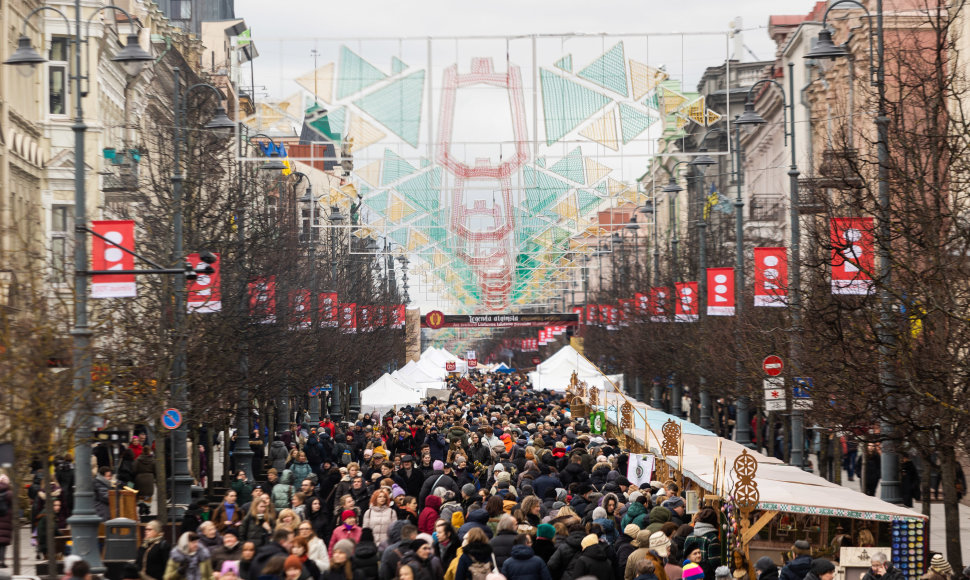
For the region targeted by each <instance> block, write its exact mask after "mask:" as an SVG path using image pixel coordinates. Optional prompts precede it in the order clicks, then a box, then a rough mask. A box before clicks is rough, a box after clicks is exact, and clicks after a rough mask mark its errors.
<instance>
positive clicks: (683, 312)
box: [674, 282, 699, 322]
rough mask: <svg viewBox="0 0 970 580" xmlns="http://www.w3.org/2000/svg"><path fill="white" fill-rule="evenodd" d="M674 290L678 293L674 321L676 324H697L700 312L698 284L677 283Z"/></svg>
mask: <svg viewBox="0 0 970 580" xmlns="http://www.w3.org/2000/svg"><path fill="white" fill-rule="evenodd" d="M674 290H675V291H676V292H677V302H676V303H675V305H674V306H675V311H674V320H675V321H676V322H696V321H697V311H698V306H699V304H698V300H697V282H676V283H674Z"/></svg>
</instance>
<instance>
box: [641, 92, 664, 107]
mask: <svg viewBox="0 0 970 580" xmlns="http://www.w3.org/2000/svg"><path fill="white" fill-rule="evenodd" d="M642 103H643V106H644V107H646V108H648V109H654V110H656V111H659V110H660V93H658V92H657V91H653V92H652V93H650V94H649V95H647V98H645V99H643V101H642Z"/></svg>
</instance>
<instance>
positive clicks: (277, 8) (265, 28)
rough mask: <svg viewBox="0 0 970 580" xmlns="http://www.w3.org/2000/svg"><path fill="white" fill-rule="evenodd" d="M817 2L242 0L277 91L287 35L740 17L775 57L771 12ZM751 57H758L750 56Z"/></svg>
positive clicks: (636, 29)
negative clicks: (769, 27)
mask: <svg viewBox="0 0 970 580" xmlns="http://www.w3.org/2000/svg"><path fill="white" fill-rule="evenodd" d="M814 4H815V0H680V1H673V2H671V1H668V0H664V1H660V0H597V1H595V2H589V1H582V2H580V1H579V0H555V1H553V0H541V1H538V0H489V1H486V2H471V1H468V0H409V1H401V0H393V1H392V0H338V1H336V2H331V1H329V0H273V1H269V0H236V16H237V17H240V18H245V19H246V22H247V23H248V24H249V26H250V27H251V28H252V29H253V38H254V39H255V40H256V44H257V47H258V49H259V51H260V54H261V57H260V58H258V59H256V62H255V72H256V79H257V83H258V84H263V85H265V86H266V87H267V89H268V90H269V91H270V92H271V93H276V92H277V89H278V87H277V85H278V82H277V78H278V76H277V75H276V71H277V68H278V66H279V63H280V56H281V55H280V54H279V53H280V51H281V48H280V47H284V48H283V50H284V51H286V49H285V47H286V43H279V42H277V40H278V39H281V38H286V39H311V38H343V39H346V38H371V37H384V38H387V37H408V38H415V37H418V38H420V37H428V36H431V37H452V36H458V37H461V36H469V35H487V36H504V35H509V36H513V35H524V34H537V33H538V34H560V33H574V32H578V33H608V34H625V33H635V34H649V33H670V32H685V33H691V32H720V31H726V30H729V29H730V28H731V22H732V21H734V20H735V19H736V18H737V17H738V16H740V17H741V19H742V30H743V31H744V44H745V45H746V46H747V47H748V48H750V49H751V51H752V52H753V53H754V54H755V55H756V56H757V57H758V59H761V60H768V59H771V58H773V56H774V50H775V48H774V43H773V42H772V40H771V39H770V38H769V37H768V31H767V26H768V17H769V16H770V15H772V14H805V13H807V12H808V11H809V10H810V9H811V7H812V6H813V5H814ZM260 39H262V40H264V42H262V43H261V42H260ZM300 52H307V54H285V55H283V56H284V58H285V60H287V61H291V60H295V61H299V60H300V59H305V64H303V65H301V67H300V68H302V69H304V70H310V69H312V65H313V59H312V57H311V56H310V54H308V51H303V50H300ZM721 57H722V55H721V54H717V55H712V58H713V59H717V60H719V59H720V58H721ZM743 60H745V61H751V60H753V57H752V56H751V54H750V53H747V54H745V55H744V56H743ZM321 64H322V62H321ZM710 64H711V65H716V64H718V63H717V62H711V63H710ZM273 96H285V95H276V94H274V95H273Z"/></svg>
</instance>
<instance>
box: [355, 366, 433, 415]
mask: <svg viewBox="0 0 970 580" xmlns="http://www.w3.org/2000/svg"><path fill="white" fill-rule="evenodd" d="M421 398H422V395H421V394H419V393H417V392H415V391H413V390H411V389H409V388H407V387H406V386H404V385H402V384H401V383H399V382H398V381H397V380H396V379H394V378H393V377H392V376H391V375H389V374H387V373H384V375H383V376H381V378H379V379H377V380H376V381H374V383H373V384H372V385H370V386H369V387H367V388H366V389H364V390H363V391H361V392H360V410H361V412H363V413H373V412H374V411H377V412H378V413H380V414H381V415H383V414H384V413H386V412H388V411H390V410H392V409H396V408H399V407H406V406H407V405H418V404H420V403H421Z"/></svg>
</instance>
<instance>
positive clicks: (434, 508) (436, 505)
mask: <svg viewBox="0 0 970 580" xmlns="http://www.w3.org/2000/svg"><path fill="white" fill-rule="evenodd" d="M440 512H441V498H440V497H438V496H436V495H429V496H428V497H427V498H426V499H425V500H424V509H423V510H421V515H419V516H418V533H425V534H433V533H434V525H435V522H437V521H438V514H439V513H440Z"/></svg>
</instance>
